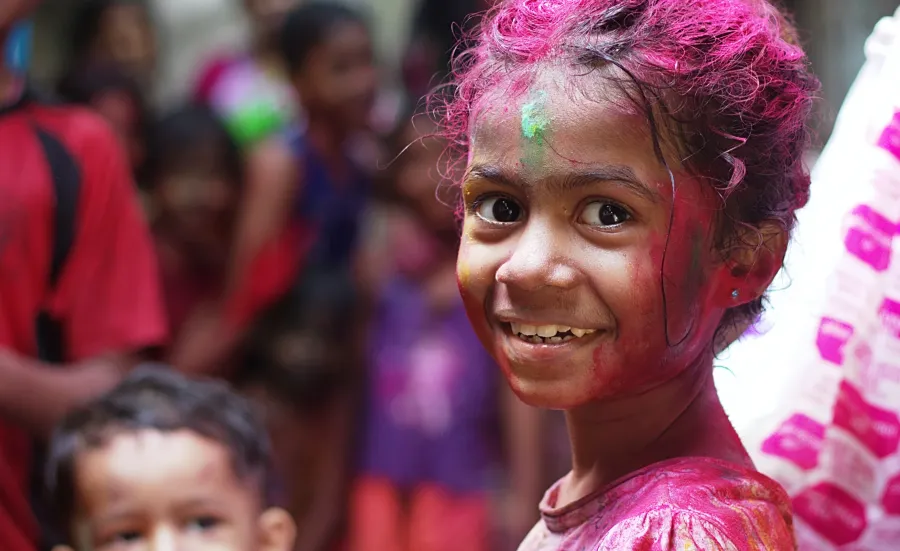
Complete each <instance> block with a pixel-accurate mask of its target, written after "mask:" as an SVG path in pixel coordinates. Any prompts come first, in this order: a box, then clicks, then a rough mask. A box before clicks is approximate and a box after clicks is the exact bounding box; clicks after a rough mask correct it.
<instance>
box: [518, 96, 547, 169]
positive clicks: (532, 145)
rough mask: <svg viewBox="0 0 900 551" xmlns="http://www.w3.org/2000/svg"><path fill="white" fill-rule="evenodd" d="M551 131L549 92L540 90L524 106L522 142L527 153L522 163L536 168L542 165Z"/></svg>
mask: <svg viewBox="0 0 900 551" xmlns="http://www.w3.org/2000/svg"><path fill="white" fill-rule="evenodd" d="M549 131H550V117H549V116H548V115H547V92H545V91H543V90H539V91H538V92H536V93H534V94H533V95H532V99H531V101H528V102H526V103H525V104H524V105H522V140H523V141H524V144H523V149H524V151H525V154H524V156H523V159H522V163H523V164H524V165H525V166H529V167H534V166H536V165H538V164H540V159H541V157H542V155H543V151H544V146H545V145H546V144H547V134H548V133H549Z"/></svg>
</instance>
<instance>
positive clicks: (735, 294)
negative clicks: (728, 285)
mask: <svg viewBox="0 0 900 551" xmlns="http://www.w3.org/2000/svg"><path fill="white" fill-rule="evenodd" d="M740 296H741V292H740V291H738V290H737V289H734V290H732V291H731V299H732V300H737V299H738V297H740Z"/></svg>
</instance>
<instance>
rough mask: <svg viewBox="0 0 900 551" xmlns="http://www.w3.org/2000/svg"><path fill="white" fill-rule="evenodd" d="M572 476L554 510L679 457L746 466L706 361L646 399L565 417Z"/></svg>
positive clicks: (573, 412)
mask: <svg viewBox="0 0 900 551" xmlns="http://www.w3.org/2000/svg"><path fill="white" fill-rule="evenodd" d="M566 423H567V425H568V430H569V438H570V440H571V445H572V473H571V474H570V475H569V477H567V479H566V481H565V482H564V484H563V486H562V489H561V493H560V496H559V502H558V503H557V506H563V505H566V504H567V503H571V502H574V501H577V500H578V499H581V498H583V497H585V496H587V495H590V494H591V493H593V492H595V491H597V490H598V489H600V488H603V487H604V486H606V485H607V484H609V483H611V482H613V481H615V480H616V479H618V478H621V477H622V476H625V475H627V474H628V473H631V472H634V471H636V470H639V469H641V468H643V467H646V466H648V465H652V464H653V463H657V462H660V461H665V460H667V459H673V458H678V457H691V456H702V457H713V458H717V459H722V460H725V461H729V462H733V463H737V464H741V465H744V466H746V467H752V463H751V462H750V459H749V456H748V455H747V452H746V450H745V449H744V447H743V445H742V444H741V442H740V439H739V438H738V436H737V433H736V432H735V431H734V428H733V427H732V426H731V423H730V422H729V420H728V417H727V416H726V414H725V410H724V409H723V407H722V404H721V402H720V401H719V397H718V394H717V392H716V387H715V384H714V382H713V377H712V356H711V355H704V356H702V357H701V358H700V359H699V360H698V361H697V362H695V363H694V364H693V365H691V366H689V367H688V368H687V369H685V371H684V372H683V373H682V374H680V375H679V376H677V377H675V378H674V379H672V380H671V381H669V382H667V383H665V384H663V385H660V386H658V387H656V388H654V389H652V390H650V391H648V392H646V393H643V394H640V395H638V396H634V397H629V398H625V399H621V400H617V401H610V402H604V403H592V404H587V405H585V406H582V407H580V408H577V409H574V410H570V411H567V412H566Z"/></svg>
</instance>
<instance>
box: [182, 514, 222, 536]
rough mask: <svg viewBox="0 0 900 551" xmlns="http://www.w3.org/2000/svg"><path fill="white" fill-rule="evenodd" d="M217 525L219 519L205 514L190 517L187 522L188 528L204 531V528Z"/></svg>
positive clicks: (207, 528) (209, 528) (208, 528)
mask: <svg viewBox="0 0 900 551" xmlns="http://www.w3.org/2000/svg"><path fill="white" fill-rule="evenodd" d="M218 525H219V519H217V518H215V517H209V516H206V517H197V518H195V519H191V521H190V522H189V523H188V528H189V529H191V530H199V531H201V532H205V531H206V530H211V529H213V528H215V527H216V526H218Z"/></svg>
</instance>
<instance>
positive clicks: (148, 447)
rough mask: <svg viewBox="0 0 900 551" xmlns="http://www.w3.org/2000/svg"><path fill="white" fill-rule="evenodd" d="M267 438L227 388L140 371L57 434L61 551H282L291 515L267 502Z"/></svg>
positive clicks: (52, 466)
mask: <svg viewBox="0 0 900 551" xmlns="http://www.w3.org/2000/svg"><path fill="white" fill-rule="evenodd" d="M265 434H266V431H265V430H264V428H263V427H262V425H261V423H259V422H258V420H257V418H256V417H255V416H254V414H253V412H252V411H251V407H250V405H249V404H248V402H247V401H245V400H244V399H242V398H240V397H239V396H237V395H236V394H234V393H233V392H231V391H230V390H229V389H228V387H227V386H225V384H224V383H218V382H202V381H194V380H189V379H186V378H184V377H183V376H181V375H178V374H177V373H175V372H174V371H170V370H166V369H152V368H141V369H139V370H136V371H135V372H134V373H133V374H132V375H131V376H129V377H128V378H127V379H126V380H125V381H124V382H123V383H122V384H120V385H119V386H118V387H117V388H116V389H114V390H113V391H112V392H110V393H109V394H107V395H106V396H104V397H102V398H100V399H99V400H97V401H95V402H93V403H91V404H90V405H88V406H86V407H84V408H82V409H80V410H78V411H76V412H74V413H73V414H71V415H70V416H69V417H67V418H66V419H65V421H63V423H62V424H61V425H60V426H58V427H57V429H56V431H55V433H54V435H53V439H52V441H51V448H50V459H49V463H48V465H47V477H48V484H49V490H50V493H51V497H52V498H53V503H55V504H56V505H57V507H58V512H59V514H60V521H61V522H62V523H63V526H64V527H65V528H66V529H67V530H68V532H67V533H68V535H69V546H65V547H60V548H57V551H119V550H128V551H136V550H140V551H145V550H146V551H163V550H165V551H175V550H186V549H189V550H191V551H204V550H213V549H214V550H222V551H226V550H227V551H289V550H290V549H292V547H293V544H294V538H295V527H294V523H293V520H292V519H291V517H290V516H289V515H288V514H287V512H285V511H284V510H282V509H278V508H268V509H267V508H266V504H265V502H264V501H265V500H264V498H263V495H264V485H265V475H266V469H267V467H268V465H269V443H268V440H267V439H266V437H265Z"/></svg>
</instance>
